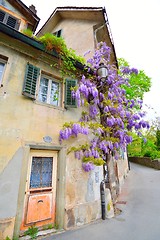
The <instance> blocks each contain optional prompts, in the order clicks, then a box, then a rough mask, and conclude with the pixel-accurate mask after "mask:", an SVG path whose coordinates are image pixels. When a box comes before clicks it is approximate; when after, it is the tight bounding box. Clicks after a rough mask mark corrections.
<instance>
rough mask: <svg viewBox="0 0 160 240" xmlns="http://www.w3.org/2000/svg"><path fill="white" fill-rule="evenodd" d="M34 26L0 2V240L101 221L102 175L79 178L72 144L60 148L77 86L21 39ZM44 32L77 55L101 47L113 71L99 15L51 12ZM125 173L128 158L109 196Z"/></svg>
mask: <svg viewBox="0 0 160 240" xmlns="http://www.w3.org/2000/svg"><path fill="white" fill-rule="evenodd" d="M39 20H40V19H39V18H38V16H37V15H36V10H35V7H34V6H33V5H32V6H31V7H29V8H28V7H27V6H25V5H24V4H23V3H22V2H21V1H20V0H14V1H12V0H0V30H1V31H0V105H1V107H0V118H1V121H0V239H5V237H6V236H9V237H10V238H12V236H13V234H14V235H15V236H18V235H19V234H20V233H21V232H23V231H25V230H26V229H28V227H29V226H32V225H35V226H37V227H42V226H46V225H48V224H53V225H54V223H56V225H58V227H59V228H64V229H69V228H72V227H75V226H80V225H83V224H85V223H89V222H91V221H94V220H96V219H99V218H101V200H100V182H101V180H102V179H103V168H102V167H96V168H95V170H94V171H92V172H91V173H86V172H84V171H83V170H82V168H81V163H80V162H79V161H77V160H75V159H74V155H73V154H69V155H67V151H66V149H67V147H68V146H70V145H72V144H74V142H75V140H71V141H70V142H68V143H65V145H60V143H59V131H60V129H61V128H62V125H63V123H64V122H66V121H70V120H72V121H77V120H78V119H79V115H80V113H79V110H78V109H77V108H76V107H74V106H75V105H74V101H72V99H70V103H69V104H67V100H68V98H69V97H70V98H71V94H70V91H71V90H70V87H69V86H70V85H69V84H72V83H73V84H75V79H71V77H68V76H66V78H65V80H64V79H62V76H61V74H60V69H58V68H56V67H54V63H57V62H58V56H57V54H56V53H54V52H53V53H49V52H47V51H45V47H44V45H43V44H42V43H40V42H38V41H37V40H35V39H34V38H31V37H28V36H26V35H24V34H23V30H24V29H26V28H30V29H31V30H32V31H33V32H34V31H35V30H36V28H37V25H38V22H39ZM47 32H50V33H53V34H56V35H57V36H62V37H63V38H64V39H65V41H66V43H67V46H68V47H70V48H73V49H74V50H76V53H77V54H79V55H83V54H84V53H85V52H86V51H88V50H91V51H94V49H95V47H96V44H97V43H98V42H100V41H105V42H106V43H107V44H108V45H109V46H110V47H111V48H112V50H113V54H112V60H113V62H114V63H115V64H116V55H115V49H114V45H113V40H112V37H111V32H110V28H109V23H108V19H107V15H106V11H105V9H104V8H76V7H66V8H65V7H64V8H56V10H55V11H54V12H53V14H52V15H51V16H50V17H49V19H48V21H47V22H46V23H45V24H44V26H43V27H42V28H41V29H40V30H39V32H38V33H37V36H42V35H43V34H45V33H47ZM76 67H77V71H81V69H80V68H79V66H76ZM67 86H68V88H67ZM66 95H67V97H68V98H66ZM55 96H56V97H55ZM66 105H68V107H67V108H66V107H65V106H66ZM70 105H74V106H70ZM78 141H83V139H79V140H78ZM127 171H128V163H127V158H126V156H125V157H123V159H120V160H118V161H117V162H116V164H115V163H114V161H113V162H112V166H111V187H112V190H111V191H113V195H114V194H115V195H116V194H118V191H119V190H120V188H121V184H122V183H123V179H124V177H125V176H126V174H127ZM113 189H114V190H113Z"/></svg>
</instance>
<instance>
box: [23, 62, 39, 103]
mask: <svg viewBox="0 0 160 240" xmlns="http://www.w3.org/2000/svg"><path fill="white" fill-rule="evenodd" d="M39 73H40V69H39V68H37V67H35V66H33V65H31V64H29V63H28V64H27V67H26V73H25V78H24V85H23V92H22V94H23V95H25V96H27V97H29V98H32V99H36V86H37V80H38V77H39Z"/></svg>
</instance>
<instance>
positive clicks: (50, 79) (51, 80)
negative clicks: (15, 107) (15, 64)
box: [38, 74, 62, 107]
mask: <svg viewBox="0 0 160 240" xmlns="http://www.w3.org/2000/svg"><path fill="white" fill-rule="evenodd" d="M42 78H46V79H47V80H48V91H47V101H46V102H42V101H41V100H40V84H41V79H42ZM52 82H55V83H58V84H59V96H58V104H57V105H54V104H52V103H51V102H50V96H51V86H52V85H51V84H52ZM61 91H62V84H61V82H60V81H58V80H57V79H55V78H52V77H50V76H47V75H45V74H42V75H41V77H40V81H39V89H38V101H39V102H41V103H43V104H49V105H50V106H54V107H61V106H62V94H61Z"/></svg>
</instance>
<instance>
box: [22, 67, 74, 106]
mask: <svg viewBox="0 0 160 240" xmlns="http://www.w3.org/2000/svg"><path fill="white" fill-rule="evenodd" d="M40 72H41V71H40V68H37V67H35V66H33V65H32V64H30V63H28V64H27V66H26V73H25V78H24V84H23V91H22V94H23V95H24V96H26V97H29V98H31V99H34V100H36V99H37V100H38V101H40V102H42V103H47V104H50V105H53V106H61V102H62V96H61V92H62V91H61V90H62V84H61V83H60V82H59V81H58V80H56V79H54V78H51V77H49V76H47V75H43V74H42V75H41V74H40ZM40 75H41V76H40ZM76 84H77V81H76V80H74V79H66V81H65V97H64V98H65V102H64V105H65V107H67V108H69V107H72V108H75V107H76V100H75V99H74V98H73V97H72V87H75V86H76Z"/></svg>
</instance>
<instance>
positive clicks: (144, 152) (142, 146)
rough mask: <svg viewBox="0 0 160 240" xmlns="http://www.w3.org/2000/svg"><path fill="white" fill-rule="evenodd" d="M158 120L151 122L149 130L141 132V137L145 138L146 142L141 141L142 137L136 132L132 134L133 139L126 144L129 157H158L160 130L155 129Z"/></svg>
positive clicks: (159, 153) (159, 151)
mask: <svg viewBox="0 0 160 240" xmlns="http://www.w3.org/2000/svg"><path fill="white" fill-rule="evenodd" d="M158 124H159V123H158V121H157V120H156V121H154V122H152V125H151V127H150V129H149V130H147V131H145V132H144V133H143V137H145V138H146V140H147V141H146V142H144V141H143V139H142V137H138V136H137V135H136V134H134V133H133V134H132V137H133V141H132V143H131V144H130V145H128V155H129V156H131V157H150V158H151V159H156V158H160V149H159V147H158V146H159V145H158V143H159V144H160V142H159V139H160V138H159V137H160V135H159V134H160V131H157V130H158V129H157V130H156V127H157V126H158Z"/></svg>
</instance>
